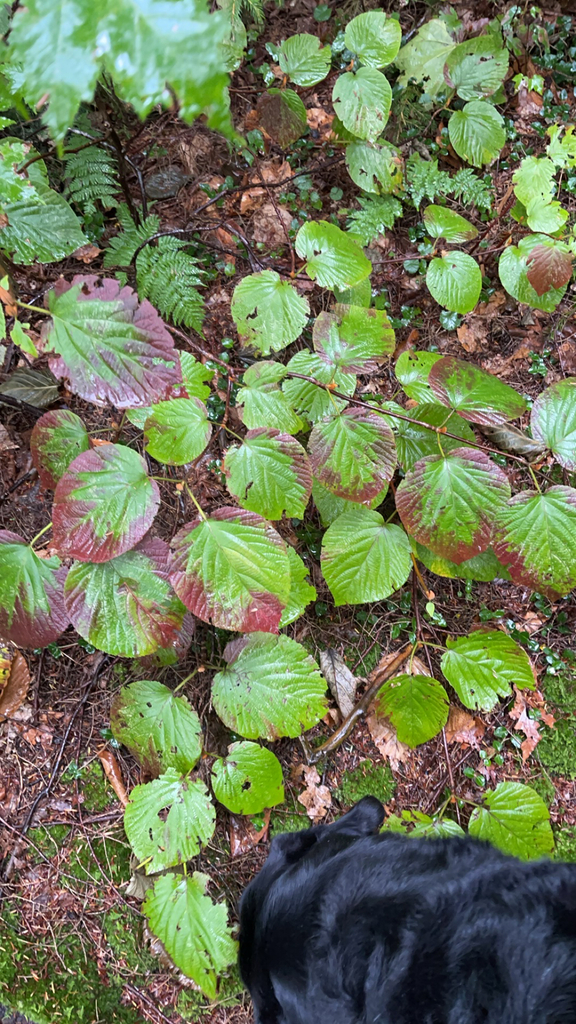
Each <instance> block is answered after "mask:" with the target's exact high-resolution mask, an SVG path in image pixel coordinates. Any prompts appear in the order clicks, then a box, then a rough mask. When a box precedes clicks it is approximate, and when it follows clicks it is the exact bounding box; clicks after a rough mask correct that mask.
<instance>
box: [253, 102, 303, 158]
mask: <svg viewBox="0 0 576 1024" xmlns="http://www.w3.org/2000/svg"><path fill="white" fill-rule="evenodd" d="M258 111H259V114H260V124H261V125H262V127H263V129H264V131H265V132H266V134H267V135H269V136H270V138H271V139H272V141H273V142H276V143H277V144H278V145H279V146H281V147H282V149H287V148H288V147H289V146H291V145H292V143H294V142H297V141H298V139H300V138H301V137H302V135H304V132H305V131H306V129H307V128H308V121H307V118H306V107H305V106H304V104H303V102H302V100H301V99H300V97H299V96H298V93H295V92H294V91H293V90H292V89H268V91H267V92H265V93H264V95H263V96H261V97H260V99H259V101H258Z"/></svg>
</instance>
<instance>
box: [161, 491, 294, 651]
mask: <svg viewBox="0 0 576 1024" xmlns="http://www.w3.org/2000/svg"><path fill="white" fill-rule="evenodd" d="M172 546H173V549H174V559H173V563H172V569H171V572H170V579H171V582H172V585H173V587H174V589H175V591H176V593H177V594H178V596H179V597H180V598H181V599H182V601H183V602H184V604H185V605H186V607H187V608H189V609H190V611H191V612H193V613H194V615H197V616H198V618H199V619H202V620H203V621H204V622H212V623H213V624H214V625H215V626H218V627H219V628H220V629H237V630H238V631H240V632H244V633H252V632H255V631H256V630H268V631H269V632H271V633H275V632H276V631H277V630H278V625H279V622H280V616H281V615H282V609H283V608H284V607H285V605H286V604H287V602H288V595H289V593H290V566H289V562H288V553H287V551H286V545H285V543H284V541H283V540H282V538H281V537H280V535H279V534H278V533H277V532H276V530H275V529H274V528H273V527H272V526H270V524H269V523H267V522H266V520H264V519H262V517H261V516H258V515H255V513H254V512H246V511H244V510H243V509H238V508H230V507H227V506H224V507H223V508H219V509H217V510H216V511H215V512H213V513H212V515H211V516H210V518H209V519H195V520H194V521H193V522H191V523H187V525H186V526H184V527H183V528H182V529H181V530H180V532H179V533H178V534H176V537H175V538H174V540H173V541H172Z"/></svg>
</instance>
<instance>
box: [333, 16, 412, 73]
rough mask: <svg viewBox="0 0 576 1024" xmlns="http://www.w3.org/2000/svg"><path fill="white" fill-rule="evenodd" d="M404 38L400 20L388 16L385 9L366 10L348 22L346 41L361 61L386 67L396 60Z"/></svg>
mask: <svg viewBox="0 0 576 1024" xmlns="http://www.w3.org/2000/svg"><path fill="white" fill-rule="evenodd" d="M401 41H402V29H401V28H400V22H399V21H396V19H395V18H388V17H386V15H385V14H384V11H366V12H365V13H364V14H358V15H357V16H356V17H355V18H352V21H349V22H348V24H347V26H346V30H345V32H344V42H345V43H346V47H347V49H348V50H350V51H351V52H352V53H355V54H356V56H357V57H358V59H359V60H360V61H361V63H362V64H365V65H366V66H367V67H369V68H384V67H386V65H387V64H391V63H392V61H393V60H394V58H395V56H396V54H397V53H398V50H399V49H400V43H401Z"/></svg>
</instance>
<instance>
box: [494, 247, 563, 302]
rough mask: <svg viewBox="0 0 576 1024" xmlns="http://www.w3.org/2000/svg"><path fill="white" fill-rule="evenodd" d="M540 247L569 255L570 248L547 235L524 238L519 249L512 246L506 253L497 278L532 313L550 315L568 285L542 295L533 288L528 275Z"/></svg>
mask: <svg viewBox="0 0 576 1024" xmlns="http://www.w3.org/2000/svg"><path fill="white" fill-rule="evenodd" d="M540 246H543V247H544V248H550V249H558V251H559V253H561V254H563V255H567V254H569V250H568V247H567V246H566V245H564V243H563V242H558V241H556V239H554V238H549V237H548V235H525V236H524V238H521V239H520V240H519V242H518V245H509V246H508V247H507V248H506V249H504V252H503V253H502V255H501V257H500V262H499V264H498V274H499V275H500V280H501V282H502V284H503V285H504V287H505V289H506V291H507V292H508V293H509V295H511V296H512V297H513V298H514V299H516V300H517V301H518V302H525V303H527V305H528V306H532V308H533V309H543V310H544V311H545V312H547V313H551V312H552V310H554V309H556V306H557V305H558V303H559V302H560V300H561V299H562V297H563V295H564V293H565V291H566V287H567V285H566V284H563V285H560V287H558V288H550V289H549V290H548V291H546V292H543V293H542V295H539V294H538V292H537V291H536V289H535V288H534V287H533V286H532V285H531V284H530V281H529V279H528V271H529V269H530V264H531V263H533V255H532V254H533V252H534V250H535V249H536V247H540ZM540 258H542V257H540ZM533 269H534V268H533V267H532V270H533ZM537 283H543V281H540V280H537Z"/></svg>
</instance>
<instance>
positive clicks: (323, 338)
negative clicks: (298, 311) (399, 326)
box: [313, 303, 395, 373]
mask: <svg viewBox="0 0 576 1024" xmlns="http://www.w3.org/2000/svg"><path fill="white" fill-rule="evenodd" d="M313 340H314V348H315V349H316V352H317V353H318V354H319V356H320V357H321V358H322V359H324V360H325V361H326V364H327V365H329V366H332V367H333V366H336V367H338V369H340V370H347V371H348V372H349V373H372V372H374V371H375V370H377V368H378V365H379V364H380V363H382V362H384V359H385V357H386V356H387V355H390V354H391V353H392V352H393V351H394V345H395V335H394V331H393V330H392V327H391V325H390V321H389V319H388V317H387V315H386V313H385V312H384V310H382V309H366V308H365V307H363V306H346V305H343V304H342V303H336V305H335V306H334V312H333V313H327V312H322V313H320V315H319V316H318V317H316V321H315V323H314V331H313Z"/></svg>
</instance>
